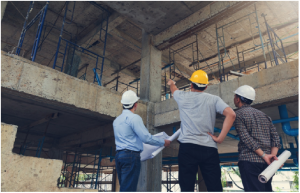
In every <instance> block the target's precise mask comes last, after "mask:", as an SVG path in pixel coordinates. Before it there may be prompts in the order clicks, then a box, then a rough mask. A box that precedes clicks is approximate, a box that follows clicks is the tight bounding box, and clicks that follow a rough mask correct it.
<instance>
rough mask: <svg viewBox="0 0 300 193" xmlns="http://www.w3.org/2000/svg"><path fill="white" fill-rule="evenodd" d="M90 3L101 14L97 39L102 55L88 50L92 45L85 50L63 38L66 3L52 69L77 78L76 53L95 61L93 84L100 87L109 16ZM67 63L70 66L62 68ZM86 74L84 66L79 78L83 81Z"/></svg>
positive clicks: (99, 6) (107, 12)
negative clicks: (60, 57)
mask: <svg viewBox="0 0 300 193" xmlns="http://www.w3.org/2000/svg"><path fill="white" fill-rule="evenodd" d="M90 3H91V4H92V5H94V6H95V7H97V8H98V9H99V10H101V11H102V14H101V16H100V20H101V24H100V32H99V34H100V35H99V39H98V42H102V43H103V52H102V55H100V54H97V53H94V52H92V51H90V50H88V48H90V47H91V46H92V45H90V46H89V47H87V48H83V47H81V46H79V45H77V44H76V43H74V42H72V41H70V40H67V39H65V38H63V30H64V25H65V24H68V23H67V22H66V16H67V12H68V5H69V2H68V1H67V2H66V8H65V14H64V18H63V23H62V27H61V32H60V36H59V39H58V44H57V49H56V53H55V58H54V62H53V69H56V68H59V69H60V71H61V72H62V71H63V69H65V73H66V74H69V75H72V76H75V77H77V74H78V66H79V63H80V57H79V56H77V55H76V53H78V54H85V55H87V56H89V57H91V58H93V59H94V60H95V67H94V68H93V72H94V78H93V82H96V81H97V83H98V84H99V85H100V86H102V73H103V66H104V61H105V50H106V43H107V32H108V19H109V16H110V12H109V11H108V10H107V9H105V8H104V7H102V6H101V5H99V4H97V3H95V2H90ZM74 7H75V2H74ZM73 15H74V8H73V13H72V18H73ZM75 42H76V40H75ZM67 52H68V53H67ZM58 54H61V55H62V56H63V57H62V61H61V62H58ZM66 55H67V57H66ZM68 57H69V59H68ZM99 60H101V67H100V68H99V66H98V62H99ZM68 62H69V63H70V65H69V64H68V66H67V67H64V64H65V63H68ZM58 64H60V65H58ZM98 71H100V76H99V75H98ZM86 74H87V66H86V71H85V73H84V74H83V75H82V76H81V77H80V78H81V79H84V80H85V79H86Z"/></svg>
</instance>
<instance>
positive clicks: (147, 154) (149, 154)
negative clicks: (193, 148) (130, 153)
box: [141, 129, 181, 161]
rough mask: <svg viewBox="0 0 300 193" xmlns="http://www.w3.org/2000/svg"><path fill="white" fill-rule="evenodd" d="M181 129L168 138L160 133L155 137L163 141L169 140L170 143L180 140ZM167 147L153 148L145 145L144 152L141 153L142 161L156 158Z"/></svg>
mask: <svg viewBox="0 0 300 193" xmlns="http://www.w3.org/2000/svg"><path fill="white" fill-rule="evenodd" d="M180 131H181V129H178V130H177V131H176V132H175V133H174V134H173V135H172V136H168V135H167V134H166V133H165V132H160V133H157V134H155V135H154V136H155V137H159V138H161V139H168V140H170V141H173V140H175V139H177V138H178V136H179V134H180ZM164 148H165V146H162V147H159V146H153V145H149V144H143V149H144V150H143V151H142V152H141V161H145V160H147V159H152V158H154V157H155V156H156V155H157V154H159V153H160V152H161V151H162V150H163V149H164Z"/></svg>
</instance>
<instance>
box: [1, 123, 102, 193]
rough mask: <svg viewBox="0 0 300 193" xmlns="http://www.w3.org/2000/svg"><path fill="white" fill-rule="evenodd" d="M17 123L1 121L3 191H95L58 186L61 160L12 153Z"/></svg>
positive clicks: (93, 190)
mask: <svg viewBox="0 0 300 193" xmlns="http://www.w3.org/2000/svg"><path fill="white" fill-rule="evenodd" d="M16 133H17V126H15V125H9V124H5V123H1V191H2V192H97V190H95V189H73V188H58V187H57V186H56V185H57V178H58V177H59V176H60V173H61V168H62V165H63V162H62V161H61V160H54V159H53V160H51V159H43V158H36V157H28V156H20V155H18V154H15V153H12V149H13V145H14V142H15V138H16Z"/></svg>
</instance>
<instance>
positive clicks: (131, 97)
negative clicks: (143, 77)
mask: <svg viewBox="0 0 300 193" xmlns="http://www.w3.org/2000/svg"><path fill="white" fill-rule="evenodd" d="M139 99H140V97H137V96H136V94H135V92H133V91H132V90H128V91H126V92H124V93H123V95H122V100H121V103H122V104H123V106H124V107H126V108H131V107H132V106H133V105H134V103H136V102H137V101H138V100H139Z"/></svg>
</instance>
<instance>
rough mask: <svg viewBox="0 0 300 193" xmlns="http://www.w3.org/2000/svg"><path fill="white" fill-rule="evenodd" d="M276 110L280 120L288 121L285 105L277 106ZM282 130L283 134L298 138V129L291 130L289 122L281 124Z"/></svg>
mask: <svg viewBox="0 0 300 193" xmlns="http://www.w3.org/2000/svg"><path fill="white" fill-rule="evenodd" d="M278 110H279V115H280V119H288V118H289V115H288V111H287V108H286V105H280V106H278ZM281 125H282V130H283V132H284V133H285V134H287V135H289V136H298V134H299V133H298V128H297V129H292V128H291V125H290V122H288V121H287V122H282V123H281Z"/></svg>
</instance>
